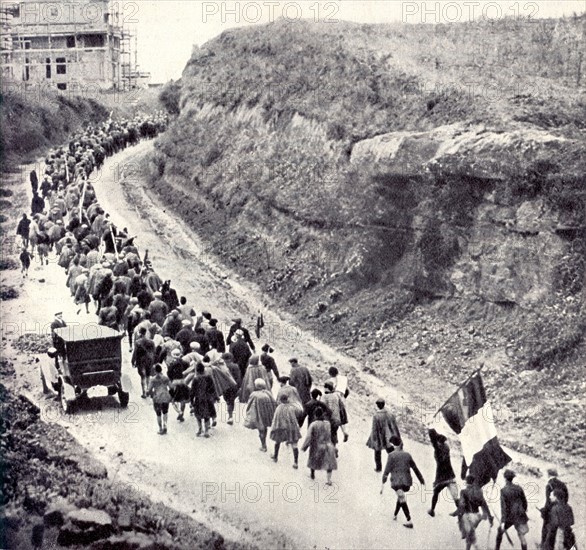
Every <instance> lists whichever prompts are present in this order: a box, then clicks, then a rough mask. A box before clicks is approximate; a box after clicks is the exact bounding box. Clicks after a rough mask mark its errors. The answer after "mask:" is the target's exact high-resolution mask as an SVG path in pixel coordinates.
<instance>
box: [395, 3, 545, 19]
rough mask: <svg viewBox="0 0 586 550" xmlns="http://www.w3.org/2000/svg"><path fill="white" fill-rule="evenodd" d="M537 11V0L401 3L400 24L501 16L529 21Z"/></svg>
mask: <svg viewBox="0 0 586 550" xmlns="http://www.w3.org/2000/svg"><path fill="white" fill-rule="evenodd" d="M538 14H539V5H538V4H537V2H480V1H464V2H462V1H457V2H456V1H452V2H445V1H443V2H403V3H402V4H401V21H402V22H403V23H412V24H418V23H463V22H473V21H497V20H501V19H506V18H508V19H511V18H512V19H525V20H532V19H535V18H537V16H538Z"/></svg>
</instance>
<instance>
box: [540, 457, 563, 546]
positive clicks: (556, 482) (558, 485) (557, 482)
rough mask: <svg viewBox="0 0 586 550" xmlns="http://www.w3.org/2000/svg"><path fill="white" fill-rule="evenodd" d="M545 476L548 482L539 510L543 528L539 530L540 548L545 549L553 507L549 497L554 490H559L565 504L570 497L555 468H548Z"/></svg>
mask: <svg viewBox="0 0 586 550" xmlns="http://www.w3.org/2000/svg"><path fill="white" fill-rule="evenodd" d="M547 475H548V476H549V481H548V482H547V485H546V486H545V504H544V505H543V508H541V509H540V510H539V511H540V512H541V518H542V519H543V527H542V529H541V546H542V547H545V542H546V537H547V533H548V530H549V519H550V513H551V508H552V506H553V504H552V502H551V499H550V495H551V494H552V493H553V492H554V491H555V490H559V491H560V494H561V495H562V497H563V498H562V499H561V500H564V499H565V502H566V503H567V502H568V500H569V496H570V495H569V492H568V486H567V485H566V484H565V483H564V482H563V481H562V480H561V479H559V477H558V472H557V470H556V469H555V468H549V469H548V470H547Z"/></svg>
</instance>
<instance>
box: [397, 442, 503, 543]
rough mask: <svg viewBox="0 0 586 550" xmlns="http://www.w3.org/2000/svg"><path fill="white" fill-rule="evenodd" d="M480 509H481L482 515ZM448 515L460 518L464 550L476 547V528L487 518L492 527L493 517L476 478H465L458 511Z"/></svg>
mask: <svg viewBox="0 0 586 550" xmlns="http://www.w3.org/2000/svg"><path fill="white" fill-rule="evenodd" d="M391 455H392V453H391ZM480 508H482V511H483V513H482V514H481V513H480ZM450 515H457V516H459V517H460V518H461V519H460V530H461V531H462V538H464V539H466V550H470V549H471V548H472V547H474V548H476V547H477V546H476V528H477V527H478V525H479V523H480V522H481V521H482V520H483V519H485V518H488V522H489V523H490V525H491V527H492V523H493V521H494V520H493V517H492V515H491V513H490V510H489V508H488V504H487V503H486V500H485V498H484V495H483V494H482V488H481V487H480V486H479V485H478V484H477V483H476V478H475V477H474V476H473V475H471V474H468V475H467V476H466V487H464V489H462V491H461V493H460V500H459V502H458V510H457V511H456V512H455V513H454V514H450Z"/></svg>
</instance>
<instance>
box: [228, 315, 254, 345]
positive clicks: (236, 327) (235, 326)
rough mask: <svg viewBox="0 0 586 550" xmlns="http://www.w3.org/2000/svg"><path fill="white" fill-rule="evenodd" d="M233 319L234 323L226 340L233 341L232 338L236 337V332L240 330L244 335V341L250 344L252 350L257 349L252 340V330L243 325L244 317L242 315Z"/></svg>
mask: <svg viewBox="0 0 586 550" xmlns="http://www.w3.org/2000/svg"><path fill="white" fill-rule="evenodd" d="M232 321H233V323H234V324H233V325H232V326H231V327H230V330H229V331H228V338H227V339H226V342H227V343H228V344H230V343H232V338H233V337H234V335H235V334H236V332H237V331H238V330H239V331H241V332H242V336H243V338H244V341H245V342H246V343H247V344H248V345H249V346H250V349H251V350H252V351H255V347H254V342H253V341H252V338H251V337H250V332H248V329H246V328H244V327H243V326H242V319H241V318H240V317H236V318H234V319H232Z"/></svg>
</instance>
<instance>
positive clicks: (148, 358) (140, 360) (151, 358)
mask: <svg viewBox="0 0 586 550" xmlns="http://www.w3.org/2000/svg"><path fill="white" fill-rule="evenodd" d="M131 363H132V366H133V367H134V368H135V369H136V370H137V371H138V374H139V376H140V384H141V387H142V395H141V397H142V398H143V399H145V398H146V397H147V393H148V388H149V378H150V377H151V375H152V369H153V365H154V364H155V343H154V342H153V341H152V340H150V339H149V338H147V330H146V328H144V327H141V328H140V329H139V331H138V338H137V339H136V342H134V351H133V352H132V359H131Z"/></svg>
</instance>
